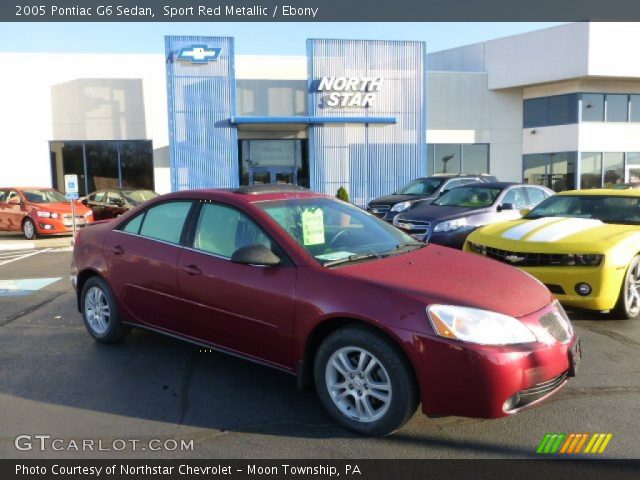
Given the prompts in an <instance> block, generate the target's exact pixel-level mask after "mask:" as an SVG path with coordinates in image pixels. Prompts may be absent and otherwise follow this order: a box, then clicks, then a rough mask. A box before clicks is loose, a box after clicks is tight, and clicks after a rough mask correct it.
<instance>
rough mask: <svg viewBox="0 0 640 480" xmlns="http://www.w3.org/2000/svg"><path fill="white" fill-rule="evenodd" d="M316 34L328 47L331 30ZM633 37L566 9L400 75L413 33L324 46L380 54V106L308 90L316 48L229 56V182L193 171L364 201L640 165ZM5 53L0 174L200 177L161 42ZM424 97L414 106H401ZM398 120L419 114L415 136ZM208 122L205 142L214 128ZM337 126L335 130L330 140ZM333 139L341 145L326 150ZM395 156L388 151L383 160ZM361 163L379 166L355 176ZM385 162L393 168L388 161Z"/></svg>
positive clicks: (100, 180)
mask: <svg viewBox="0 0 640 480" xmlns="http://www.w3.org/2000/svg"><path fill="white" fill-rule="evenodd" d="M427 33H428V32H427ZM187 38H188V37H187ZM214 40H215V39H214ZM227 40H228V39H227ZM313 42H316V43H312V44H311V47H313V45H319V46H323V48H325V43H326V42H329V41H324V40H318V41H313ZM323 42H324V43H323ZM639 42H640V24H636V23H615V24H610V23H574V24H567V25H562V26H559V27H553V28H550V29H546V30H541V31H536V32H530V33H526V34H522V35H516V36H512V37H507V38H502V39H498V40H492V41H488V42H484V43H480V44H474V45H469V46H465V47H460V48H456V49H452V50H447V51H442V52H436V53H433V54H429V55H427V56H426V62H424V61H422V60H421V59H420V58H418V59H413V60H412V59H411V58H408V57H407V58H406V59H405V60H403V61H404V67H403V68H404V69H405V70H403V72H401V73H400V74H399V73H398V72H390V71H389V69H388V64H385V65H382V64H383V63H384V62H389V64H390V63H393V62H392V60H393V59H391V60H389V58H388V57H389V56H393V55H396V54H397V52H403V51H405V52H409V51H410V52H411V55H418V54H419V53H415V52H421V51H422V47H421V42H404V43H403V42H395V43H394V42H382V41H381V42H369V43H366V42H362V43H358V42H357V41H345V42H344V44H337V45H330V47H331V49H333V50H331V55H332V56H333V57H332V62H333V63H332V64H331V68H333V69H336V68H338V67H336V65H337V64H338V63H339V60H340V56H339V55H340V53H339V52H342V51H345V52H346V51H348V52H350V53H348V55H352V56H353V57H354V58H355V59H357V58H358V52H359V51H360V50H358V49H368V50H367V51H371V52H382V53H379V55H380V57H379V58H378V59H376V60H375V62H377V63H375V65H373V64H370V65H367V66H366V68H367V69H368V70H367V71H369V70H371V69H373V68H374V67H375V68H378V71H380V72H383V73H380V74H379V77H380V78H382V81H383V86H382V88H381V89H380V92H379V95H378V96H379V100H377V101H378V103H379V105H380V107H379V108H378V109H377V110H375V112H374V113H372V112H371V111H368V110H358V111H347V112H345V111H331V112H329V111H327V110H322V109H321V108H320V109H319V108H318V105H316V104H314V100H313V99H314V98H316V97H314V95H316V96H317V93H318V92H316V91H315V90H314V89H315V88H316V87H315V86H314V85H315V84H314V82H316V81H317V80H318V78H316V77H317V75H318V74H316V73H314V72H312V71H311V70H313V68H310V66H314V68H318V69H320V68H324V67H323V65H324V64H323V63H322V61H323V60H322V58H320V57H319V56H318V54H317V53H316V56H315V57H314V56H313V52H311V53H310V54H309V55H308V56H306V57H305V56H300V57H295V56H294V57H291V56H269V57H265V56H245V55H235V56H234V57H233V58H232V60H233V61H232V62H230V65H232V67H233V71H232V72H231V75H232V78H231V80H230V82H231V83H230V84H232V87H233V88H232V95H231V97H230V100H229V102H231V103H232V104H233V105H231V106H229V105H227V107H229V108H228V109H227V110H228V111H229V112H230V113H229V115H228V116H229V118H228V121H227V120H224V121H225V122H227V123H225V125H224V128H229V127H230V126H231V127H232V128H233V136H230V137H229V136H228V137H225V138H226V140H224V141H225V142H228V143H229V144H228V145H227V146H226V147H225V148H226V150H224V151H222V153H221V154H222V155H227V154H228V156H229V158H230V159H231V160H230V162H231V163H229V165H227V166H225V168H228V171H227V170H225V171H227V173H225V175H227V176H231V177H233V178H232V179H231V181H229V182H226V183H225V182H222V181H221V180H219V179H220V176H219V175H218V176H217V177H216V176H211V177H207V176H206V172H205V174H203V175H204V176H202V179H204V180H202V181H201V182H200V183H198V185H206V186H211V187H217V186H232V185H238V184H244V183H247V182H255V183H259V182H267V181H278V182H296V183H301V184H304V185H307V186H311V187H312V188H316V189H319V190H321V191H325V193H331V192H333V190H335V189H336V188H337V187H338V186H339V185H340V184H345V185H346V186H347V187H351V188H352V189H353V190H354V191H356V192H357V198H358V201H357V203H360V204H363V203H365V202H366V201H367V200H368V199H370V198H372V197H373V196H375V195H377V194H382V193H390V192H391V191H393V190H395V189H396V188H398V187H400V186H401V185H400V184H401V183H403V182H405V181H406V180H407V178H408V176H410V175H417V174H424V175H428V174H432V173H459V172H460V173H490V174H492V175H495V176H497V177H498V178H499V179H500V180H505V181H523V180H524V181H526V182H529V183H535V184H544V185H547V186H549V187H551V188H554V189H555V190H566V189H571V188H595V187H600V186H607V185H611V184H613V183H620V182H623V181H630V180H634V179H640V51H639V50H638V49H637V48H635V45H638V43H639ZM319 46H317V47H316V48H317V49H319ZM326 48H329V47H326ZM310 49H311V50H313V48H310ZM341 49H347V50H341ZM349 49H351V50H349ZM403 49H406V50H403ZM409 49H411V50H409ZM231 50H232V49H231ZM318 51H319V50H318ZM336 52H338V53H336ZM394 52H395V53H394ZM323 55H326V54H324V53H323ZM345 55H347V54H345ZM407 55H408V54H407ZM354 61H355V60H354ZM0 62H1V64H2V65H3V66H4V67H5V74H4V75H2V76H0V89H1V91H3V92H5V98H4V101H3V108H2V110H1V111H0V141H1V142H2V146H3V148H2V151H3V157H2V160H0V162H1V164H0V165H1V167H2V168H1V170H0V184H4V185H38V186H39V185H52V186H55V187H59V188H61V187H62V186H63V182H62V176H63V175H64V174H65V173H77V174H79V175H80V176H81V185H82V186H83V188H81V190H83V191H82V192H81V193H83V194H86V193H89V191H92V190H94V189H103V188H109V187H116V186H125V187H127V186H134V187H137V186H140V187H146V188H154V189H155V190H157V191H159V192H167V191H170V190H172V189H174V190H175V189H178V188H187V187H189V185H192V184H193V182H191V183H190V181H189V178H188V177H189V175H190V174H189V171H191V170H190V169H189V168H186V169H185V168H183V167H184V165H189V161H190V159H189V158H186V159H185V158H183V157H180V161H181V162H183V163H181V164H180V165H182V167H181V168H183V171H184V172H187V173H180V172H177V167H176V165H178V163H176V162H177V160H178V159H177V156H180V155H183V154H184V152H182V151H179V149H176V145H177V142H178V140H176V138H178V137H176V135H178V136H179V135H182V134H183V133H184V132H186V133H184V135H186V136H188V135H189V129H190V128H191V129H193V130H198V129H200V128H202V125H196V124H194V123H193V119H191V120H188V121H186V123H184V125H183V126H180V127H179V128H178V127H177V123H176V122H178V120H179V118H180V116H179V113H180V112H177V113H176V111H174V110H175V105H174V104H172V103H171V98H172V95H176V90H175V88H174V90H171V88H172V87H171V85H173V84H172V82H173V80H172V79H171V76H170V75H171V74H170V72H171V69H169V68H168V63H167V62H168V57H167V54H166V53H162V51H161V49H160V48H159V53H158V54H151V55H146V54H145V55H137V54H127V55H123V54H82V55H80V54H47V53H33V54H31V53H29V54H22V53H1V52H0ZM187 67H188V66H187ZM343 67H344V66H342V67H340V68H343ZM188 68H191V67H188ZM194 68H199V67H194ZM344 68H347V67H344ZM349 68H352V67H349ZM385 69H386V70H385ZM327 71H332V70H330V69H329V67H327ZM336 71H338V70H336ZM354 71H355V70H354ZM363 71H364V70H363ZM321 75H325V73H324V72H321ZM354 75H356V76H358V75H360V73H359V72H358V71H355V73H354ZM385 75H388V76H389V77H390V80H389V81H387V82H386V83H385V79H384V77H385ZM391 77H393V78H391ZM409 77H411V78H410V80H406V79H407V78H409ZM420 79H423V80H424V82H422V80H420ZM407 82H409V83H407ZM411 82H413V83H411ZM421 82H422V83H421ZM409 84H410V85H409ZM407 85H409V86H407ZM422 85H425V86H424V92H426V93H425V95H424V98H422V97H421V91H422V90H421V89H422ZM198 88H200V87H198ZM385 88H386V91H385ZM402 88H404V89H405V90H406V92H405V91H402V92H400V91H399V90H398V89H402ZM168 92H169V93H168ZM184 92H186V93H184V95H187V93H188V94H189V95H191V97H188V98H192V100H191V101H192V102H195V101H197V99H198V98H200V97H198V95H199V93H198V92H200V90H198V89H197V88H196V89H195V90H194V89H193V88H192V89H191V90H189V89H186V90H184ZM178 94H179V92H178ZM407 96H411V98H412V100H411V101H409V102H408V101H404V103H403V104H402V111H400V110H399V108H400V107H398V106H397V105H395V104H396V103H398V102H399V99H405V98H406V97H407ZM414 97H415V100H414V99H413V98H414ZM185 98H187V97H185ZM193 99H195V100H193ZM425 104H426V108H425V107H424V105H425ZM172 105H174V106H172ZM181 108H183V109H184V110H188V105H187V107H184V106H183V107H181ZM421 110H424V112H423V113H424V115H423V118H421V117H420V115H417V116H413V117H412V116H411V115H410V114H413V113H414V112H417V111H421ZM176 115H177V116H176ZM194 118H195V117H194ZM345 119H346V120H345ZM403 122H404V123H403ZM406 125H411V126H412V127H411V128H414V127H415V126H416V125H418V126H420V125H423V126H424V127H425V128H424V134H415V133H411V132H410V131H409V130H408V128H409V127H407V126H406ZM172 129H174V130H172ZM392 129H395V130H392ZM205 130H206V129H205ZM205 130H203V131H205ZM206 131H207V132H209V133H208V134H209V135H210V137H209V138H208V140H207V141H208V142H211V141H212V140H211V138H212V137H211V135H213V136H214V137H215V135H216V133H215V132H213V131H209V130H206ZM172 132H173V133H172ZM181 132H182V133H181ZM345 132H347V133H345ZM394 132H395V133H394ZM338 137H340V140H339V141H340V142H341V143H339V144H338V143H336V144H335V145H334V144H331V145H330V144H329V143H327V142H337V141H338V140H336V139H337V138H338ZM342 137H344V138H342ZM229 138H230V139H231V140H229ZM364 138H366V141H365V140H362V139H364ZM170 139H173V140H170ZM376 139H380V140H376ZM399 139H400V140H399ZM172 142H174V143H176V145H172ZM367 142H368V143H367ZM376 142H378V143H376ZM384 142H386V143H384ZM402 142H405V144H406V145H404V146H403V145H401V143H402ZM423 142H426V146H424V148H423V145H418V144H419V143H420V144H421V143H423ZM194 148H195V147H189V149H187V150H185V151H186V152H187V154H188V153H189V152H192V153H193V152H195V151H196V150H197V149H194ZM337 148H340V149H342V150H341V151H343V152H344V154H340V155H339V156H336V158H332V159H330V160H327V161H324V159H320V158H319V157H320V156H323V155H325V154H327V155H328V154H332V152H335V151H336V149H337ZM181 152H182V153H181ZM228 152H231V153H228ZM193 154H194V155H196V153H193ZM197 155H200V156H199V157H198V162H204V163H205V164H206V162H207V158H206V152H205V156H204V157H203V158H204V159H202V158H201V157H202V154H201V153H198V154H197ZM197 155H196V156H197ZM393 155H398V158H397V159H395V160H394V161H395V162H396V163H394V161H388V160H385V158H384V157H385V156H387V157H388V156H393ZM405 157H406V158H405ZM194 158H195V157H194ZM234 159H235V160H234ZM194 161H195V160H194ZM216 161H219V159H218V160H216ZM184 162H186V163H184ZM233 162H235V163H233ZM407 162H409V163H411V165H410V168H409V167H407V165H406V163H407ZM198 165H199V164H198ZM198 168H200V167H198ZM194 169H195V167H194ZM359 169H360V170H362V169H365V170H367V171H374V170H375V171H376V172H377V173H376V174H375V175H372V176H371V178H370V179H369V183H366V184H363V183H362V182H360V183H358V182H359V181H360V180H358V177H359V176H360V175H359V172H360V170H359ZM376 169H377V170H376ZM192 170H193V169H192ZM388 170H393V171H394V172H393V173H394V174H393V175H384V172H385V171H388ZM397 172H402V175H400V174H398V175H396V173H397ZM218 173H219V172H218ZM390 173H391V172H390ZM185 175H186V176H187V177H185ZM365 176H366V175H365ZM208 178H210V179H211V180H207V179H208ZM202 182H204V183H202ZM207 182H208V183H207Z"/></svg>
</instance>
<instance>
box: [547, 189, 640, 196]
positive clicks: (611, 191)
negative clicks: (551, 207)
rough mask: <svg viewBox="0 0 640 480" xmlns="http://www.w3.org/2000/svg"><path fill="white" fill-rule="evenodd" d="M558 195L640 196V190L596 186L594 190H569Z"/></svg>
mask: <svg viewBox="0 0 640 480" xmlns="http://www.w3.org/2000/svg"><path fill="white" fill-rule="evenodd" d="M558 195H574V196H575V195H580V196H607V197H640V190H614V189H612V188H594V189H592V190H568V191H566V192H560V193H558Z"/></svg>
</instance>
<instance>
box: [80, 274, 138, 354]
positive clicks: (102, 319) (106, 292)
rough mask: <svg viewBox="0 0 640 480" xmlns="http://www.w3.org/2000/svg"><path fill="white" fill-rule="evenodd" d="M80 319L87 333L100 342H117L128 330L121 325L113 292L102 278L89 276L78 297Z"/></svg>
mask: <svg viewBox="0 0 640 480" xmlns="http://www.w3.org/2000/svg"><path fill="white" fill-rule="evenodd" d="M80 302H81V305H82V319H83V320H84V325H85V327H86V328H87V331H88V332H89V334H90V335H91V336H92V337H93V338H95V339H96V340H97V341H98V342H100V343H117V342H119V341H120V340H122V339H123V338H124V337H125V336H126V335H127V334H128V333H129V331H130V329H129V328H127V327H123V326H122V324H121V323H120V316H119V315H118V306H117V304H116V301H115V297H114V296H113V292H111V289H110V288H109V285H107V282H105V281H104V280H103V279H102V278H100V277H97V276H94V277H91V278H89V279H88V280H87V281H86V283H85V284H84V286H83V287H82V294H81V297H80Z"/></svg>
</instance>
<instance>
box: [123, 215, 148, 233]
mask: <svg viewBox="0 0 640 480" xmlns="http://www.w3.org/2000/svg"><path fill="white" fill-rule="evenodd" d="M144 215H145V214H144V213H141V214H140V215H137V216H135V217H134V218H132V219H131V220H129V221H128V222H127V224H126V225H125V226H124V228H123V229H122V231H123V232H127V233H135V234H136V235H137V234H138V233H140V225H142V219H143V218H144Z"/></svg>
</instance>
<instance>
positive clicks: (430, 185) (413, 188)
mask: <svg viewBox="0 0 640 480" xmlns="http://www.w3.org/2000/svg"><path fill="white" fill-rule="evenodd" d="M442 182H444V179H442V178H420V179H418V180H414V181H413V182H411V183H409V184H407V185H405V186H404V187H402V188H401V189H400V190H398V191H397V192H396V195H431V194H432V193H435V192H436V191H437V190H438V188H439V187H440V185H442Z"/></svg>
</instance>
